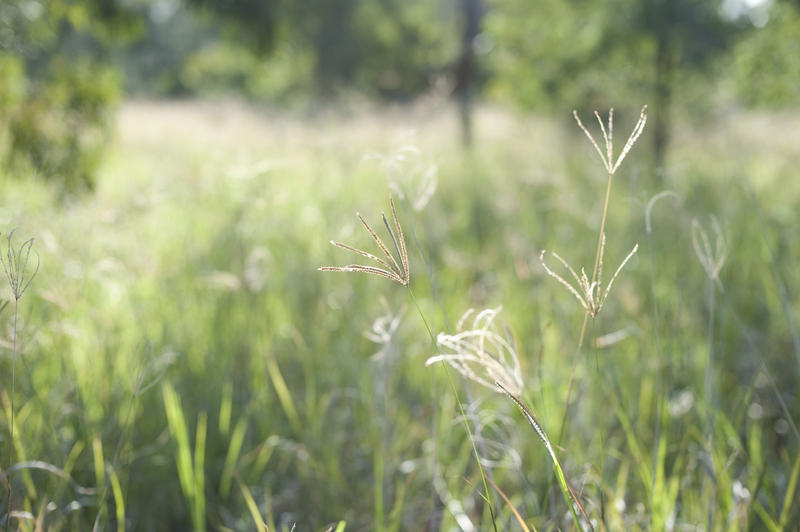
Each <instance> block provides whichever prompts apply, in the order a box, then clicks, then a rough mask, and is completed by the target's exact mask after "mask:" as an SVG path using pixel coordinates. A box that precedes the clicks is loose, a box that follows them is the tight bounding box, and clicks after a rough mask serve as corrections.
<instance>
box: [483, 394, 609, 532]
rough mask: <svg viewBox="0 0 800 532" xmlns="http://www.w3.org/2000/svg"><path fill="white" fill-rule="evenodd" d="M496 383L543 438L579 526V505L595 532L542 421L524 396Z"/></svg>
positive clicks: (562, 489)
mask: <svg viewBox="0 0 800 532" xmlns="http://www.w3.org/2000/svg"><path fill="white" fill-rule="evenodd" d="M495 384H497V387H498V388H500V389H501V390H502V391H503V393H504V394H506V395H507V396H508V398H509V399H511V400H512V401H513V402H514V404H515V405H517V408H519V410H520V412H522V415H523V416H524V417H525V419H526V420H527V421H528V423H529V424H530V426H531V427H532V428H533V430H534V432H536V435H537V436H539V439H541V440H542V443H544V446H545V448H546V449H547V452H548V454H549V455H550V458H551V459H552V461H553V467H554V468H555V470H556V476H557V477H558V485H559V487H560V488H561V495H562V496H563V497H564V502H566V503H567V506H568V507H569V510H570V512H571V513H572V518H573V519H575V524H576V526H578V527H579V528H580V529H581V530H583V527H582V526H581V524H580V519H579V518H578V514H577V512H576V511H575V506H577V507H578V510H580V512H581V515H582V516H583V518H584V520H585V521H586V523H587V524H588V525H589V528H590V529H591V530H592V532H594V526H593V525H592V522H591V521H590V520H589V516H588V515H586V511H585V510H584V509H583V505H582V504H581V502H580V500H579V499H578V497H577V496H576V495H575V492H574V491H573V490H572V488H571V487H570V486H569V483H568V482H567V477H566V475H565V474H564V469H563V468H562V467H561V462H560V461H559V460H558V457H557V456H556V453H555V450H554V449H553V445H552V444H551V443H550V438H548V437H547V433H546V432H545V431H544V429H543V428H542V425H541V423H539V421H538V420H537V419H536V416H534V415H533V412H532V411H531V409H530V408H529V407H528V405H526V404H525V402H524V401H523V400H522V398H520V397H517V396H516V395H514V394H513V393H511V392H510V391H509V390H508V389H506V387H505V386H503V385H502V384H500V383H499V382H497V383H495ZM573 504H574V505H573Z"/></svg>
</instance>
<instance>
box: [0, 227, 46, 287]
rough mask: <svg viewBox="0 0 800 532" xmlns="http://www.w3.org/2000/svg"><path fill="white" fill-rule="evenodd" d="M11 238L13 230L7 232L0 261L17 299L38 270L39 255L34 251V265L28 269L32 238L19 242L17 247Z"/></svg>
mask: <svg viewBox="0 0 800 532" xmlns="http://www.w3.org/2000/svg"><path fill="white" fill-rule="evenodd" d="M13 238H14V231H11V232H10V233H9V234H8V239H7V240H8V245H7V248H6V256H5V258H4V257H3V256H2V254H0V263H2V265H3V271H4V272H5V274H6V279H7V280H8V286H9V287H10V288H11V293H12V294H13V295H14V299H15V300H16V301H19V299H20V298H21V297H22V294H24V293H25V290H27V289H28V286H30V284H31V281H33V278H34V277H36V274H37V273H38V272H39V255H38V254H37V253H36V252H34V256H35V257H36V267H35V268H31V269H30V270H29V268H28V264H29V262H30V258H31V249H32V248H33V238H29V239H28V240H26V241H25V242H23V243H22V244H20V246H19V247H18V248H14V244H13Z"/></svg>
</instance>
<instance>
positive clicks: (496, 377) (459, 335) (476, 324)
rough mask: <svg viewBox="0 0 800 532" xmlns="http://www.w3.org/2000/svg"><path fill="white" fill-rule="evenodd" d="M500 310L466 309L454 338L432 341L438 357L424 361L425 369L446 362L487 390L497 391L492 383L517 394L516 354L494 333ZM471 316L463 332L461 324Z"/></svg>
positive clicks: (447, 336)
mask: <svg viewBox="0 0 800 532" xmlns="http://www.w3.org/2000/svg"><path fill="white" fill-rule="evenodd" d="M501 308H502V307H497V308H493V309H485V310H482V311H481V312H479V313H477V314H475V312H474V310H473V309H469V310H468V311H467V312H465V313H464V315H463V316H462V317H461V319H460V320H459V321H458V325H457V326H456V331H457V332H456V333H455V334H446V333H439V335H438V336H437V337H436V344H437V346H438V347H439V354H438V355H435V356H432V357H430V358H428V360H426V361H425V365H426V366H430V365H431V364H434V363H436V362H446V363H447V364H449V365H450V366H451V367H453V368H454V369H455V370H456V371H458V372H459V373H461V374H462V375H463V376H464V377H466V378H467V379H469V380H471V381H473V382H476V383H478V384H480V385H482V386H485V387H487V388H489V389H490V390H493V391H498V390H497V387H496V386H495V383H497V382H499V383H501V384H502V385H503V386H504V387H505V388H507V389H509V390H511V391H512V392H513V393H515V394H520V393H521V391H522V372H521V371H520V367H519V358H518V357H517V350H516V348H515V346H514V345H513V343H512V342H511V341H509V340H508V339H506V338H507V337H506V336H503V335H501V334H500V333H499V332H498V331H497V327H496V326H495V323H494V321H495V318H497V315H498V314H499V313H500V310H501ZM473 315H474V318H473V320H472V324H471V325H472V328H471V329H467V330H465V329H464V323H465V322H466V321H467V320H468V319H469V317H470V316H473Z"/></svg>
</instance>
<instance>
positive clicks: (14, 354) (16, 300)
mask: <svg viewBox="0 0 800 532" xmlns="http://www.w3.org/2000/svg"><path fill="white" fill-rule="evenodd" d="M18 310H19V298H16V297H15V298H14V340H13V341H14V345H13V348H12V351H11V438H10V440H9V442H8V443H9V446H8V471H9V473H8V504H7V506H6V532H8V530H9V526H10V525H11V497H12V495H13V484H12V478H11V477H12V475H13V473H11V467H12V466H13V465H14V384H15V382H16V371H17V316H18V315H19V312H18Z"/></svg>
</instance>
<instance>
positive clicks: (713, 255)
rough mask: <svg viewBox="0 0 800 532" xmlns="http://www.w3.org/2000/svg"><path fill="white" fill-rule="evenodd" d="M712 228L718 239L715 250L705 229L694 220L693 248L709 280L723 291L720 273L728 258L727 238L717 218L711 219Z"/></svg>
mask: <svg viewBox="0 0 800 532" xmlns="http://www.w3.org/2000/svg"><path fill="white" fill-rule="evenodd" d="M711 228H712V229H713V231H714V234H715V235H716V237H717V245H716V247H715V248H713V249H712V247H711V241H710V240H709V238H708V233H707V232H706V230H705V228H704V227H703V226H702V224H701V223H700V222H699V221H697V219H694V220H692V246H693V247H694V252H695V254H696V255H697V259H698V260H699V261H700V264H701V265H702V266H703V269H704V270H705V271H706V275H708V278H709V279H711V280H712V281H713V282H714V283H715V284H716V285H717V286H718V287H719V289H720V290H722V283H721V282H720V280H719V272H720V270H722V266H723V265H724V264H725V259H726V258H727V256H728V246H727V245H726V244H725V237H724V236H723V235H722V229H720V226H719V222H718V221H717V218H716V217H715V216H712V217H711Z"/></svg>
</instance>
